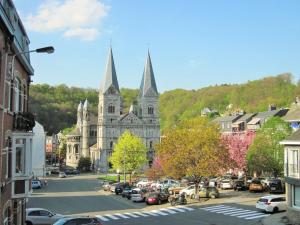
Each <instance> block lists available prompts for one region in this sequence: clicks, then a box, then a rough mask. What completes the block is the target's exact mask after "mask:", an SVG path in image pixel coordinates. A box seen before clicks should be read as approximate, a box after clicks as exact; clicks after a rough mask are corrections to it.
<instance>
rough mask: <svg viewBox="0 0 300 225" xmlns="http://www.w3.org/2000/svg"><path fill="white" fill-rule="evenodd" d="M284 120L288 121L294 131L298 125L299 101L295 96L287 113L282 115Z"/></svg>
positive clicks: (299, 114)
mask: <svg viewBox="0 0 300 225" xmlns="http://www.w3.org/2000/svg"><path fill="white" fill-rule="evenodd" d="M283 119H284V121H286V122H288V123H289V124H290V126H291V128H292V129H293V130H294V131H296V130H298V129H299V125H300V101H299V99H298V98H296V100H295V102H294V103H293V104H292V106H291V108H290V109H289V111H288V112H287V114H286V115H285V116H284V117H283Z"/></svg>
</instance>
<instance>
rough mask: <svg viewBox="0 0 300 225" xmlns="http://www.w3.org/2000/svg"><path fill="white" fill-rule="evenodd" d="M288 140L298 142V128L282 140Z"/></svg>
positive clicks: (299, 136)
mask: <svg viewBox="0 0 300 225" xmlns="http://www.w3.org/2000/svg"><path fill="white" fill-rule="evenodd" d="M288 141H299V142H300V129H299V130H297V131H295V132H294V133H292V134H291V135H290V136H288V137H287V138H286V139H285V140H283V141H282V142H288Z"/></svg>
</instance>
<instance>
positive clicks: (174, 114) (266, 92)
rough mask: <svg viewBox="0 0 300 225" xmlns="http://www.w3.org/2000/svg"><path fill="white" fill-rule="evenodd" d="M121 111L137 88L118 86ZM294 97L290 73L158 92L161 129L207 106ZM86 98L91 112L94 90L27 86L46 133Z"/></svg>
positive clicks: (252, 105)
mask: <svg viewBox="0 0 300 225" xmlns="http://www.w3.org/2000/svg"><path fill="white" fill-rule="evenodd" d="M121 93H122V97H123V100H124V104H123V106H124V108H125V110H124V112H127V111H128V109H129V106H130V105H131V103H132V102H133V101H134V100H135V98H136V96H137V93H138V90H132V89H121ZM295 96H300V85H299V84H294V83H292V76H291V74H281V75H278V76H276V77H266V78H263V79H261V80H255V81H249V82H247V83H245V84H239V85H237V84H234V85H228V84H224V85H216V86H210V87H205V88H201V89H198V90H182V89H176V90H172V91H167V92H164V93H162V94H161V95H160V115H161V126H162V129H163V130H164V129H166V128H169V127H171V126H172V125H174V124H175V123H176V122H177V121H178V120H182V119H187V118H191V117H194V116H197V115H200V113H201V109H203V108H204V107H209V108H212V109H216V110H218V111H219V112H221V113H223V112H225V110H226V106H228V105H229V104H232V105H233V109H243V110H245V111H246V112H257V111H263V110H266V109H267V107H268V105H269V104H275V105H276V106H277V107H288V106H289V105H290V103H291V102H292V101H293V100H294V98H295ZM86 98H87V99H88V100H89V102H90V104H91V108H92V111H93V112H94V113H95V114H96V113H97V104H98V92H97V90H94V89H84V88H77V87H68V86H66V85H59V86H54V87H53V86H49V85H47V84H36V85H31V87H30V103H29V104H30V105H29V107H30V111H31V112H33V113H35V114H36V117H37V120H38V121H39V122H40V123H42V124H43V125H44V126H45V129H46V131H47V132H48V134H52V133H57V132H59V130H62V129H64V128H66V127H70V126H72V125H73V124H74V123H76V110H77V106H78V103H79V101H84V100H85V99H86Z"/></svg>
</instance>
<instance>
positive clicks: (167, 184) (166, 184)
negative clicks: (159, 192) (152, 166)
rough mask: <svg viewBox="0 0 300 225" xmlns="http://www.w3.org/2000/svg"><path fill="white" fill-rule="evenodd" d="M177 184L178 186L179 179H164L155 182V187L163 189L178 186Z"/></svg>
mask: <svg viewBox="0 0 300 225" xmlns="http://www.w3.org/2000/svg"><path fill="white" fill-rule="evenodd" d="M178 186H180V183H179V181H177V180H172V179H166V180H162V181H160V182H158V183H156V185H155V188H159V189H163V188H170V187H178Z"/></svg>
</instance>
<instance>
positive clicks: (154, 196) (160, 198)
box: [146, 192, 169, 205]
mask: <svg viewBox="0 0 300 225" xmlns="http://www.w3.org/2000/svg"><path fill="white" fill-rule="evenodd" d="M168 197H169V196H168V195H167V194H165V193H161V192H152V193H149V195H148V196H147V198H146V204H147V205H154V204H158V205H160V204H161V203H163V202H167V201H168Z"/></svg>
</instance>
